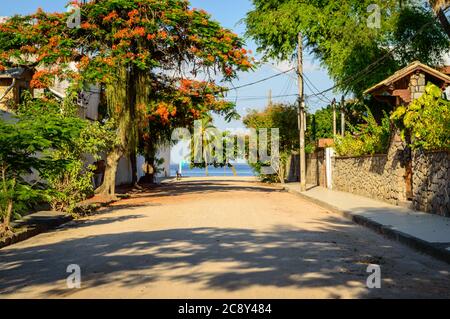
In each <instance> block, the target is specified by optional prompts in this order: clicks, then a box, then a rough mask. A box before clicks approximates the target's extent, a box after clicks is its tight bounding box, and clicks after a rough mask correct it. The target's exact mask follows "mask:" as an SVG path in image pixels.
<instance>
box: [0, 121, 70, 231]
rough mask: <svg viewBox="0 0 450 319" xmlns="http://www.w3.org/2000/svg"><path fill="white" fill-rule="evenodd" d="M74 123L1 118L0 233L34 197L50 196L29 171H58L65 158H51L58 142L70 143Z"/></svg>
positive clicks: (46, 189)
mask: <svg viewBox="0 0 450 319" xmlns="http://www.w3.org/2000/svg"><path fill="white" fill-rule="evenodd" d="M76 126H77V124H74V123H71V122H68V121H65V120H64V119H62V118H61V117H46V116H42V117H35V118H20V119H15V120H12V121H10V122H6V121H5V120H3V119H0V173H1V184H2V185H1V187H2V191H1V192H0V217H1V219H2V224H3V225H2V227H1V228H0V233H1V232H5V231H8V228H9V222H10V219H11V217H12V216H16V217H17V216H19V215H20V214H22V213H23V212H24V210H25V209H27V208H28V207H29V205H30V204H32V203H33V202H35V201H37V200H47V201H48V200H50V199H51V195H52V193H53V192H52V190H50V189H49V188H48V186H47V185H46V184H45V182H43V181H41V180H39V179H38V180H32V177H31V176H30V174H32V173H35V174H43V175H45V172H46V171H49V170H51V171H53V172H61V171H63V170H64V168H65V166H66V165H67V160H66V159H63V158H60V159H54V158H53V154H54V153H55V152H57V151H58V150H59V149H60V147H61V145H68V144H70V143H71V138H72V134H71V133H72V132H73V129H74V127H76Z"/></svg>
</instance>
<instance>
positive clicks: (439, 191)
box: [413, 152, 450, 217]
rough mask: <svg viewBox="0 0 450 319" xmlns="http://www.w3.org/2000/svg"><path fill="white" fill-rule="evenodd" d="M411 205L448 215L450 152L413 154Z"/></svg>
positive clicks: (449, 202) (449, 210) (449, 200)
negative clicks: (412, 195) (412, 196)
mask: <svg viewBox="0 0 450 319" xmlns="http://www.w3.org/2000/svg"><path fill="white" fill-rule="evenodd" d="M413 194H414V198H413V205H414V208H415V209H417V210H421V211H425V212H429V213H433V214H438V215H442V216H448V217H450V152H426V153H425V152H415V153H414V154H413Z"/></svg>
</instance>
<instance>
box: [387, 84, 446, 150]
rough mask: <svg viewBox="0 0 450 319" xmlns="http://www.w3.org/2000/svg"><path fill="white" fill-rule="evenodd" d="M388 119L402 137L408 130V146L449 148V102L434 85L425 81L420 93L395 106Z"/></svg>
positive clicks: (428, 148)
mask: <svg viewBox="0 0 450 319" xmlns="http://www.w3.org/2000/svg"><path fill="white" fill-rule="evenodd" d="M391 119H392V120H393V121H394V122H395V123H396V125H397V126H398V127H399V128H400V129H401V132H402V137H403V138H405V137H406V136H407V134H410V136H411V146H412V148H421V149H424V150H450V102H449V101H447V100H445V99H443V98H442V92H441V90H440V89H439V88H438V87H437V86H436V85H434V84H431V83H430V84H428V85H427V87H426V89H425V94H424V95H422V96H421V97H420V98H418V99H416V100H414V101H413V102H411V103H410V104H409V106H407V107H404V106H401V107H399V108H398V109H397V110H396V111H395V112H394V113H393V114H392V115H391Z"/></svg>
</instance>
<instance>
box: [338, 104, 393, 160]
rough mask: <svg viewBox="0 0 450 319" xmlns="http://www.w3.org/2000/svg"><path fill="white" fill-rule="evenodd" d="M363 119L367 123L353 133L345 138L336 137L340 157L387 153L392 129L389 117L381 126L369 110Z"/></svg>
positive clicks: (384, 119) (354, 129)
mask: <svg viewBox="0 0 450 319" xmlns="http://www.w3.org/2000/svg"><path fill="white" fill-rule="evenodd" d="M363 119H364V121H365V123H364V124H358V125H357V126H356V127H352V131H353V132H352V133H347V134H346V135H345V137H342V136H337V137H336V140H335V149H336V152H337V153H338V154H339V155H340V156H362V155H373V154H383V153H385V152H386V150H387V148H388V146H389V137H390V128H391V124H390V120H389V117H388V115H387V114H386V113H385V114H384V118H383V119H382V120H381V124H378V123H377V121H376V120H375V118H374V116H373V115H372V113H371V112H370V110H369V109H367V114H366V115H365V116H364V117H363Z"/></svg>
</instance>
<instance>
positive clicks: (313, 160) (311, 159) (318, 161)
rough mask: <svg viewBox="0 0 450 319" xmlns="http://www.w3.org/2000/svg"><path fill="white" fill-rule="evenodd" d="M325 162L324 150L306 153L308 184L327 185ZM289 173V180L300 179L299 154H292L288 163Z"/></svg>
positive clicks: (287, 177)
mask: <svg viewBox="0 0 450 319" xmlns="http://www.w3.org/2000/svg"><path fill="white" fill-rule="evenodd" d="M323 163H324V153H323V150H320V151H317V152H315V153H312V154H306V184H307V185H315V186H316V185H321V186H325V184H326V183H325V171H324V168H323V166H322V165H324V164H323ZM286 166H287V168H286V169H287V175H286V179H287V181H288V182H298V181H299V170H300V163H299V156H298V155H296V154H294V155H291V157H290V159H289V161H288V163H287V165H286Z"/></svg>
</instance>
